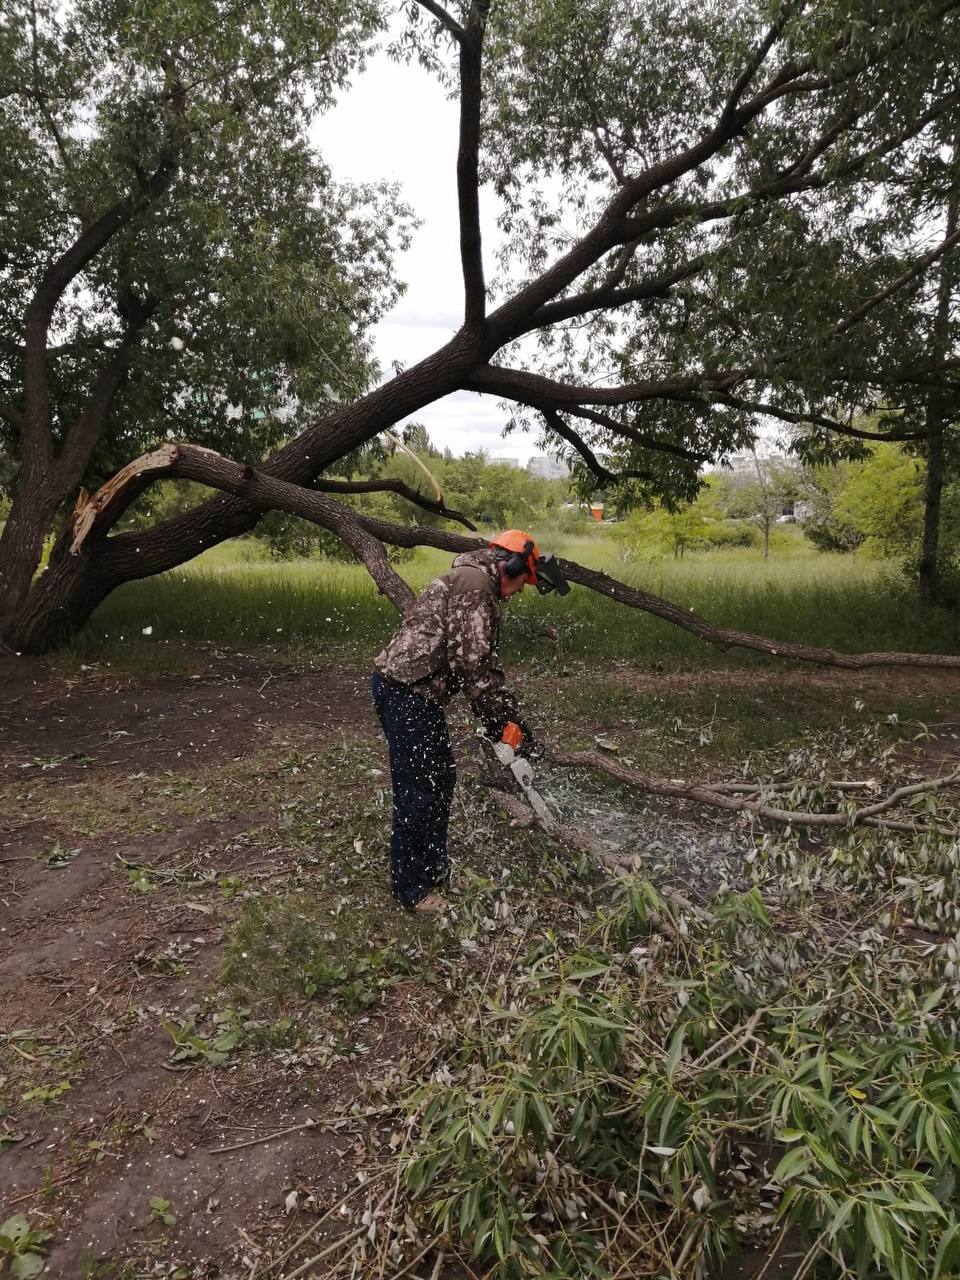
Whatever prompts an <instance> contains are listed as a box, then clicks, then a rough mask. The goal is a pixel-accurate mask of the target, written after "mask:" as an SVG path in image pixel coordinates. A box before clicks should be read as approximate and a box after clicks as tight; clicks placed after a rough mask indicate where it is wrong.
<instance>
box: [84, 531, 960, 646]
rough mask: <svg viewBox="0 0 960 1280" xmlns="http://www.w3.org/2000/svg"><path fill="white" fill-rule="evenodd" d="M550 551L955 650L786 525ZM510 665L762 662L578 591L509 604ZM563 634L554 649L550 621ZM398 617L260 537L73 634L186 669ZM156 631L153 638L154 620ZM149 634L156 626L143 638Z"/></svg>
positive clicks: (125, 599)
mask: <svg viewBox="0 0 960 1280" xmlns="http://www.w3.org/2000/svg"><path fill="white" fill-rule="evenodd" d="M554 549H555V551H556V552H557V553H558V554H560V555H562V556H565V557H568V558H570V559H574V560H577V561H579V562H581V563H583V564H585V565H588V566H589V567H591V568H595V569H601V570H604V571H606V572H608V573H610V574H612V575H613V576H615V577H618V578H621V579H623V580H624V581H626V582H628V583H630V584H632V585H636V586H638V587H643V588H644V589H645V590H647V591H651V592H653V593H654V594H658V595H661V596H664V597H666V598H667V599H670V600H673V601H676V602H677V603H679V604H682V605H684V606H686V607H687V608H690V609H692V610H695V611H696V612H698V613H700V614H702V615H703V616H705V617H706V618H708V619H710V620H711V621H713V622H715V623H717V624H719V625H722V626H726V627H732V628H735V629H738V630H743V631H752V632H756V633H759V634H761V635H767V636H770V637H773V638H775V639H780V640H798V641H805V642H807V643H810V644H822V645H828V646H830V647H833V648H838V649H845V650H848V651H860V650H867V649H895V650H919V651H929V652H958V651H960V615H957V614H952V613H948V612H946V611H944V610H937V609H934V610H924V609H921V607H920V606H919V604H918V603H917V602H916V600H915V599H914V598H913V595H912V594H911V592H910V590H909V588H908V586H907V585H906V584H904V583H903V581H902V580H900V579H898V578H897V576H896V574H895V572H894V571H893V569H892V568H891V567H888V566H884V565H883V564H882V563H880V562H878V561H875V560H868V559H864V558H858V557H855V556H842V555H833V554H820V553H818V552H815V551H814V550H813V549H812V548H811V547H810V545H809V544H808V543H806V542H804V540H803V538H802V537H801V536H800V535H799V533H797V531H796V530H790V531H786V530H783V531H780V532H779V534H778V537H777V538H776V540H775V542H774V547H773V550H772V553H771V558H770V559H769V561H764V560H763V559H762V557H761V554H760V552H759V551H755V550H749V549H740V550H736V551H713V552H701V553H698V554H692V553H691V554H688V555H687V556H686V557H685V558H684V559H683V560H674V559H672V558H665V557H661V558H654V559H645V560H640V559H635V558H630V557H626V558H625V557H624V555H623V554H622V548H621V544H620V542H619V541H618V540H617V538H616V536H614V534H613V531H611V530H607V529H604V530H598V531H597V532H596V534H593V535H592V536H582V537H576V538H567V539H561V540H559V541H558V542H557V543H556V544H555V547H554ZM450 559H451V557H450V556H449V554H447V553H445V552H440V551H435V550H431V549H421V550H420V551H418V552H417V553H416V554H415V555H414V557H413V558H412V559H410V560H408V561H406V562H405V563H403V564H402V565H401V566H400V572H401V573H402V574H403V576H404V577H405V578H406V579H407V580H408V581H409V582H410V583H411V585H412V586H413V587H414V588H415V589H419V588H421V587H423V586H424V585H425V584H426V583H427V582H428V581H429V580H430V579H431V578H432V577H433V576H434V575H436V574H437V573H440V572H443V570H444V569H445V568H447V567H448V566H449V564H450ZM505 618H506V620H505V625H504V636H503V653H504V657H505V659H506V660H507V661H508V662H516V661H518V660H524V659H533V660H535V661H542V660H545V659H547V658H549V659H551V660H555V659H556V658H557V657H559V659H560V661H561V662H563V661H566V660H571V659H572V660H579V661H585V662H588V663H591V662H609V661H611V660H619V659H622V660H627V661H630V662H634V663H640V664H654V663H660V664H663V665H665V666H667V667H669V668H679V669H696V668H700V667H709V668H713V667H747V668H752V667H757V666H762V665H763V663H764V660H763V659H760V658H757V657H755V656H752V655H750V654H745V653H740V652H737V651H733V652H731V653H720V652H719V651H717V650H714V649H710V648H709V647H708V646H706V645H704V644H703V643H702V641H700V640H698V639H697V638H696V637H694V636H691V635H689V634H687V633H686V632H683V631H680V630H679V629H677V628H676V627H673V626H671V625H669V624H668V623H665V622H662V621H660V620H658V619H655V618H653V617H650V616H648V615H644V614H640V613H635V612H633V611H630V610H627V609H624V608H623V607H620V606H616V605H611V604H610V603H609V602H607V601H605V600H604V599H603V598H602V597H600V596H599V595H597V594H596V593H594V592H591V591H588V590H585V589H582V588H579V589H575V590H574V591H572V592H571V593H570V595H569V596H568V597H566V598H565V599H559V598H556V597H545V598H539V597H537V596H536V595H535V593H532V592H525V593H524V597H523V598H522V599H521V600H520V601H516V602H514V603H513V604H511V606H510V608H509V609H508V610H507V611H506V615H505ZM547 623H549V624H550V625H552V626H554V627H555V628H556V629H557V630H558V632H559V641H558V643H557V647H556V652H555V651H554V646H553V645H552V644H550V643H548V642H547V641H545V639H544V636H543V626H544V625H545V624H547ZM395 625H396V614H395V611H394V609H393V607H392V605H390V603H389V602H388V601H387V600H385V599H384V598H383V597H382V596H380V595H379V594H378V593H377V591H376V588H375V587H374V586H373V584H372V582H371V581H370V579H369V577H368V576H367V574H366V572H365V571H364V570H363V569H362V568H360V567H359V566H356V565H350V564H341V563H336V562H331V561H322V560H317V561H289V562H280V563H278V562H276V561H272V560H270V559H268V558H266V557H265V555H264V552H263V550H262V548H261V547H260V545H259V544H258V543H256V542H254V541H251V540H242V541H238V542H234V543H227V544H224V545H223V546H220V547H216V548H213V549H212V550H210V551H208V552H205V553H204V554H203V555H201V556H199V557H198V558H197V559H196V560H193V561H191V562H190V563H189V564H188V565H185V566H183V567H182V568H180V569H177V570H174V571H172V572H170V573H167V574H164V575H162V576H161V577H158V578H155V579H150V580H147V581H143V582H134V583H130V584H128V585H127V586H125V587H122V588H121V589H120V590H118V591H116V592H114V593H113V595H111V596H110V597H109V599H108V600H106V601H105V602H104V604H103V605H102V606H101V607H100V609H98V610H97V612H96V613H95V614H94V616H93V618H92V620H91V621H90V623H89V624H88V625H87V627H86V628H85V629H84V631H83V632H82V633H81V635H80V636H79V637H78V638H77V640H76V642H75V645H74V648H73V654H74V655H75V657H76V658H78V659H79V660H80V661H83V662H90V661H101V660H103V661H107V660H109V661H113V662H114V663H116V664H120V665H123V664H125V663H126V664H133V666H134V667H140V666H143V667H146V668H151V667H154V668H156V669H176V666H177V662H178V659H177V657H176V653H175V652H174V653H172V654H171V653H166V654H165V653H164V652H163V650H164V649H167V650H170V649H171V648H172V649H173V650H174V651H175V650H176V647H177V646H178V645H179V644H180V642H182V641H185V642H192V643H196V642H201V643H214V644H223V645H227V646H250V645H255V646H259V647H262V646H268V647H269V648H270V650H280V651H287V652H289V651H296V650H298V649H301V650H304V651H305V653H306V655H307V656H309V654H310V653H311V652H322V653H328V654H329V653H336V654H337V655H338V656H340V657H343V658H345V659H347V660H351V661H354V662H357V663H362V664H367V663H369V661H370V658H371V657H372V655H373V654H374V653H375V652H376V651H377V649H378V648H379V647H380V646H381V645H382V644H383V643H384V642H385V641H386V640H387V638H388V637H389V635H390V634H391V632H392V630H393V628H394V626H395ZM148 628H149V631H147V629H148ZM145 632H147V634H146V635H145V634H144V633H145Z"/></svg>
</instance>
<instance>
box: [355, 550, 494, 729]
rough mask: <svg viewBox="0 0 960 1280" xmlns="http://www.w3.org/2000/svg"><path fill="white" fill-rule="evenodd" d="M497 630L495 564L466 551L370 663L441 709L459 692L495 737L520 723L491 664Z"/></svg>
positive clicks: (479, 553) (485, 554) (487, 553)
mask: <svg viewBox="0 0 960 1280" xmlns="http://www.w3.org/2000/svg"><path fill="white" fill-rule="evenodd" d="M499 631H500V593H499V589H498V584H497V572H496V560H495V558H494V555H493V553H492V552H490V551H470V552H467V554H466V555H462V556H457V558H456V560H454V562H453V568H452V569H450V571H449V572H448V573H444V574H441V576H440V577H439V578H435V579H434V580H433V582H431V583H430V585H429V586H428V587H427V588H426V589H425V590H424V591H422V592H421V593H420V595H419V596H418V597H417V600H416V602H415V603H414V605H413V607H412V608H411V609H410V611H409V612H408V613H407V615H406V617H405V618H404V620H403V622H402V624H401V626H400V629H399V630H398V631H397V633H396V635H395V636H394V637H393V639H392V640H391V641H390V643H389V644H388V645H387V647H386V648H385V649H384V650H383V652H382V653H380V654H378V655H377V657H376V658H375V660H374V666H375V667H376V669H377V670H378V671H379V672H380V674H381V675H383V676H386V677H387V679H388V680H395V681H396V682H397V683H398V684H402V685H407V686H412V687H415V688H416V690H417V692H418V693H422V694H424V695H425V696H426V697H428V698H431V699H432V700H433V701H434V702H439V703H440V704H441V706H442V705H443V704H444V703H447V702H449V701H450V699H451V698H452V697H454V695H455V694H458V693H463V695H464V696H465V697H466V698H467V700H468V701H469V703H470V706H471V708H472V709H473V712H474V715H476V716H477V718H478V719H479V720H480V721H481V723H482V724H483V726H484V728H485V729H486V730H487V732H488V733H490V734H491V735H492V736H495V737H499V736H500V733H501V731H502V729H503V726H504V725H505V724H506V723H507V721H508V720H516V719H518V712H517V703H516V699H515V698H514V696H513V695H512V694H511V693H510V692H509V691H508V690H507V689H506V688H505V687H504V675H503V671H502V670H501V668H500V666H499V665H498V662H497V640H498V638H499Z"/></svg>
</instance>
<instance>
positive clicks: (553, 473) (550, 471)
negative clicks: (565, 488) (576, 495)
mask: <svg viewBox="0 0 960 1280" xmlns="http://www.w3.org/2000/svg"><path fill="white" fill-rule="evenodd" d="M527 470H528V471H529V472H530V474H531V475H532V476H535V477H536V478H537V479H538V480H566V479H567V478H568V476H569V475H570V465H569V463H567V462H564V461H562V460H560V459H557V458H551V457H549V456H548V455H547V454H545V453H538V454H534V456H533V457H532V458H531V459H530V460H529V461H528V463H527Z"/></svg>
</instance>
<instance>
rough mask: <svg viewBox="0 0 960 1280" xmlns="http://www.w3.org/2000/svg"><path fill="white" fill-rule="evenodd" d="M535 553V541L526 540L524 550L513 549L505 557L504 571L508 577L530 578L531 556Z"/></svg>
mask: <svg viewBox="0 0 960 1280" xmlns="http://www.w3.org/2000/svg"><path fill="white" fill-rule="evenodd" d="M532 555H533V543H532V542H525V543H524V545H523V550H522V551H511V552H510V554H509V555H508V556H504V557H502V559H503V572H504V573H505V574H506V575H507V577H508V578H521V577H523V578H529V577H530V557H531V556H532Z"/></svg>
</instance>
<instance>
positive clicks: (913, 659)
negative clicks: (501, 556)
mask: <svg viewBox="0 0 960 1280" xmlns="http://www.w3.org/2000/svg"><path fill="white" fill-rule="evenodd" d="M360 523H361V524H362V525H363V527H364V528H365V529H367V530H368V531H369V532H370V533H372V534H373V536H374V537H375V538H377V539H378V540H379V541H381V542H386V543H389V544H391V545H392V546H398V547H421V546H427V547H439V548H441V549H442V550H444V551H452V552H454V553H459V552H462V551H476V550H477V548H478V547H482V546H483V545H484V543H483V542H482V541H479V540H477V539H474V538H467V537H464V536H463V535H462V534H457V533H448V532H446V531H445V530H441V529H429V528H426V527H425V526H423V525H420V526H407V527H404V526H402V525H395V524H391V523H390V522H389V521H386V520H374V519H372V518H370V517H368V516H361V517H360ZM560 567H561V569H562V570H563V573H564V574H565V576H566V577H567V579H568V580H569V581H570V582H572V583H576V584H577V585H579V586H583V587H589V588H590V590H591V591H596V592H598V593H599V594H600V595H602V596H605V597H606V598H607V599H608V600H612V601H614V603H616V604H624V605H627V606H628V607H629V608H631V609H639V610H640V611H641V612H643V613H649V614H652V615H653V616H654V617H655V618H662V619H663V620H664V622H669V623H672V624H673V625H674V626H677V627H681V628H682V629H683V630H684V631H689V632H691V633H692V634H693V635H695V636H698V637H699V638H700V639H701V640H705V641H706V642H707V643H708V644H713V645H716V646H717V647H718V648H720V649H748V650H750V651H751V652H754V653H760V654H764V655H766V656H768V657H772V658H789V659H793V660H795V661H798V662H813V663H817V664H818V665H820V666H825V667H843V668H846V669H847V670H851V671H863V670H866V669H867V668H869V667H938V668H946V669H948V670H954V671H957V670H960V656H955V655H953V654H941V653H895V652H891V653H887V652H877V653H842V652H838V651H837V650H835V649H826V648H823V647H821V646H819V645H806V644H792V643H789V642H787V641H779V640H770V639H768V638H767V637H766V636H757V635H753V634H752V633H751V632H748V631H733V630H728V629H727V628H725V627H716V626H714V625H713V624H712V623H710V622H708V621H707V620H706V618H701V617H700V615H699V614H697V613H694V612H693V610H691V609H685V608H683V607H682V606H681V605H677V604H673V603H672V602H671V601H669V600H664V599H662V598H661V597H660V596H655V595H652V594H651V593H650V592H649V591H642V590H640V589H639V588H637V587H629V586H627V584H626V583H625V582H619V581H618V580H617V579H616V578H611V577H609V576H608V575H607V574H605V573H599V572H598V571H597V570H596V569H587V568H585V567H584V566H583V565H579V564H576V563H574V561H572V560H561V561H560Z"/></svg>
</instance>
